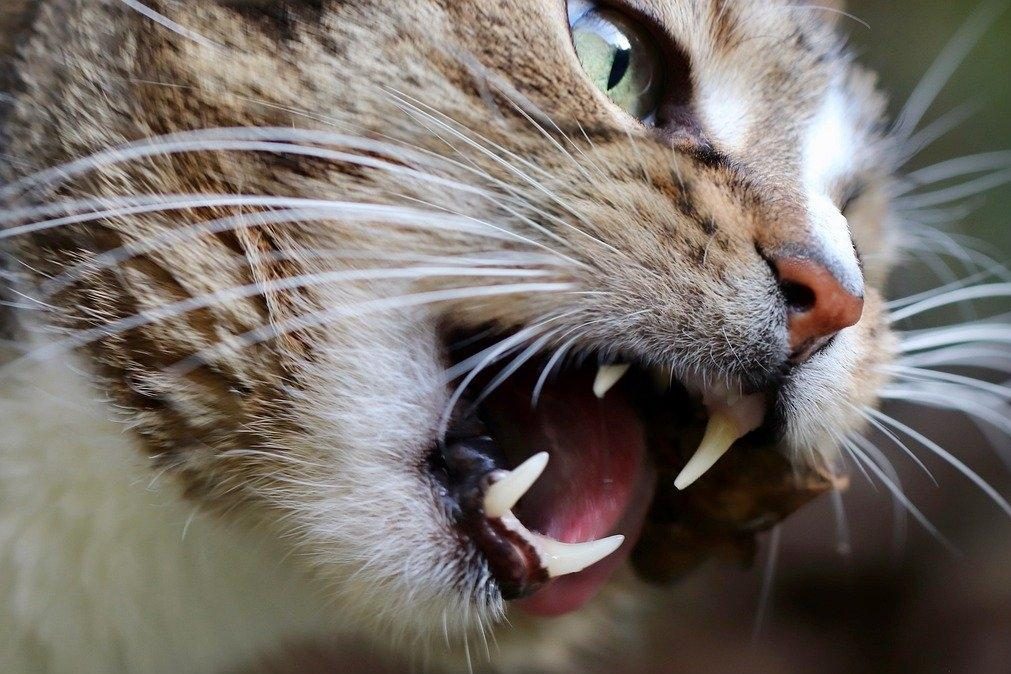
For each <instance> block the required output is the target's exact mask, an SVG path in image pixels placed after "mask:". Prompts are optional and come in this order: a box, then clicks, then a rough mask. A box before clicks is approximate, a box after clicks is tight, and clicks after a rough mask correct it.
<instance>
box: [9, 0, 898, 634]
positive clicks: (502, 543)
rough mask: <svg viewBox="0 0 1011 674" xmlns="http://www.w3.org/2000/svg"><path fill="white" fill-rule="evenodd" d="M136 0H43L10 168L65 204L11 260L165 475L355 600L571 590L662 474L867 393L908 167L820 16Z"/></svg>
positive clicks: (591, 572) (359, 609) (804, 430)
mask: <svg viewBox="0 0 1011 674" xmlns="http://www.w3.org/2000/svg"><path fill="white" fill-rule="evenodd" d="M149 5H150V9H152V10H153V11H155V12H157V14H151V13H150V12H149V13H148V14H147V15H144V14H140V13H137V12H135V11H133V9H131V8H130V7H126V6H124V5H123V4H121V3H116V2H110V3H98V4H96V3H85V2H76V1H75V0H65V1H61V2H54V3H52V4H50V5H47V6H45V7H43V8H42V9H41V16H40V18H39V23H38V29H37V33H36V36H35V37H34V38H33V40H32V41H31V42H30V44H29V45H28V46H27V47H26V50H25V52H24V55H23V63H22V65H21V66H20V68H21V73H22V79H23V82H24V85H23V91H22V93H21V94H20V96H19V100H18V101H17V103H16V107H15V111H14V114H13V117H12V120H11V121H10V123H9V129H8V131H9V133H10V137H11V148H12V154H15V155H17V156H24V157H31V158H32V159H33V161H34V162H36V163H37V164H38V167H39V168H40V169H41V168H43V167H45V166H52V165H58V164H61V163H65V162H71V163H70V164H65V165H64V166H63V167H62V168H61V169H60V170H59V171H56V172H45V171H43V172H42V173H40V174H36V175H33V176H31V177H30V178H23V177H21V176H23V175H24V172H23V171H22V172H21V175H20V176H15V178H16V180H15V182H13V183H12V184H11V185H10V186H8V187H7V188H5V192H4V194H5V197H6V200H7V201H8V202H9V203H11V204H15V205H16V206H15V207H17V208H23V207H27V208H30V207H32V205H33V204H37V203H41V204H44V206H43V208H45V207H46V206H45V204H49V205H52V204H62V205H61V206H57V207H56V208H57V210H55V211H51V212H50V211H47V212H46V213H48V214H46V213H43V214H42V215H43V217H36V225H37V223H38V222H39V221H43V220H46V219H47V218H49V219H50V220H52V219H55V218H57V217H61V218H62V217H64V216H66V218H65V219H63V220H60V221H59V222H58V225H55V224H52V223H50V225H47V226H43V227H38V226H36V227H35V228H34V230H33V231H32V234H31V235H30V236H24V237H17V238H16V239H14V240H16V242H17V245H18V249H17V255H18V256H19V257H20V258H22V259H23V260H25V262H26V264H29V265H30V266H31V267H32V268H33V269H36V270H38V271H39V277H38V278H37V282H38V286H39V292H41V293H43V294H44V295H45V296H46V298H47V301H48V302H52V303H54V304H55V305H56V306H57V307H58V308H59V309H58V315H59V317H60V320H61V321H62V322H63V324H65V325H68V326H70V327H72V328H73V330H74V331H73V332H71V333H70V336H69V337H67V338H66V339H65V340H64V341H63V342H62V344H64V345H65V346H68V347H75V348H76V347H87V353H88V354H89V356H90V358H91V359H92V361H93V363H94V366H95V369H96V371H97V372H98V373H99V374H100V375H101V376H102V377H103V381H104V382H107V384H108V386H109V388H110V390H111V391H112V392H113V394H114V396H115V399H116V402H117V403H118V405H119V406H120V407H121V409H122V410H123V416H124V419H125V421H126V422H127V423H129V425H130V426H131V428H132V429H133V431H134V432H135V433H136V435H137V437H138V438H139V439H140V440H141V444H142V446H143V447H144V448H145V450H146V451H147V452H148V454H149V455H150V461H151V464H152V469H153V470H155V471H160V472H161V471H164V473H165V474H167V475H171V476H173V478H174V479H175V480H176V481H177V482H178V484H179V485H180V486H181V488H182V491H183V493H184V495H185V497H186V498H189V499H193V500H194V501H196V502H198V503H201V504H202V505H204V506H206V507H207V508H208V509H211V510H214V511H216V512H220V513H221V516H222V517H225V518H233V519H242V518H244V517H248V518H254V519H255V520H256V521H257V522H258V523H261V524H266V525H267V526H270V527H273V528H275V529H276V531H277V532H278V535H279V536H280V537H282V538H283V540H286V541H290V544H291V545H292V546H293V548H295V549H296V550H297V551H298V552H299V554H297V555H294V556H292V557H291V558H290V563H306V564H308V565H309V566H310V567H311V569H312V570H313V572H314V573H315V574H317V576H318V577H319V578H320V579H321V586H320V587H321V590H320V591H321V592H323V591H325V592H331V593H333V594H334V595H335V597H336V598H337V599H338V600H339V602H340V605H341V607H342V611H343V612H344V616H345V617H346V618H347V620H348V621H349V622H350V623H352V624H356V625H359V626H362V627H365V626H368V627H373V626H375V625H377V624H378V625H381V626H382V627H384V628H388V629H389V628H392V629H393V630H394V631H399V632H402V633H409V634H420V635H429V634H436V633H442V632H443V630H446V631H451V632H459V631H468V630H473V629H477V628H478V627H479V626H483V625H485V624H490V623H493V622H496V621H498V620H500V619H501V618H502V617H503V615H505V614H509V615H510V617H511V618H513V619H514V620H516V618H515V616H517V615H518V614H520V613H522V612H524V611H525V612H526V613H527V614H534V615H545V614H552V615H557V614H562V613H569V612H573V611H578V610H579V609H580V607H581V606H582V605H583V604H584V603H585V602H586V601H588V600H589V599H590V598H591V597H592V596H593V595H595V594H596V593H597V592H598V591H599V590H600V589H601V587H602V586H603V585H604V584H605V583H606V582H607V578H608V576H610V575H611V574H612V572H614V571H615V569H616V567H618V566H619V565H621V564H622V563H623V562H624V561H625V560H627V559H628V557H629V555H630V554H631V551H632V549H633V548H634V547H635V543H636V541H637V539H638V537H639V535H640V532H641V531H642V530H643V528H644V526H647V525H648V523H649V522H650V521H652V520H653V519H654V518H655V517H656V516H657V515H656V513H657V511H658V510H659V511H662V512H661V515H662V516H670V517H675V516H676V515H677V513H671V512H667V511H666V510H665V509H664V508H659V507H658V506H657V503H658V502H659V501H658V500H657V499H656V498H655V495H660V494H663V495H666V496H667V497H669V498H668V501H670V500H671V499H674V497H675V496H677V494H679V493H680V491H679V490H681V489H684V490H685V491H684V493H685V494H690V493H691V491H692V489H695V488H699V487H700V486H702V485H704V484H706V481H707V480H710V481H711V480H713V479H714V478H713V477H712V474H706V470H705V469H706V467H707V466H708V464H711V463H712V462H713V461H715V460H716V457H717V455H719V454H720V453H721V452H722V451H724V450H727V449H728V448H729V451H730V455H731V456H733V455H735V453H737V454H742V455H748V454H747V453H748V452H758V451H759V448H762V449H771V450H773V451H774V452H775V454H776V455H777V456H781V457H785V458H787V459H788V461H789V465H791V466H793V467H795V468H797V469H798V470H799V471H804V470H807V469H810V468H817V469H819V470H827V469H828V468H829V467H831V466H832V465H833V463H834V459H835V457H836V455H837V451H838V448H839V445H840V442H841V438H843V437H844V436H845V435H847V434H849V433H851V432H853V431H855V430H857V429H858V428H859V427H860V425H861V423H862V416H861V414H860V410H861V409H863V408H864V407H866V406H872V405H874V404H875V401H876V400H877V393H878V390H879V387H880V386H881V385H882V384H883V382H884V376H883V374H882V369H881V368H882V366H883V365H884V364H887V363H888V362H889V360H890V359H891V358H892V353H893V350H894V345H893V338H892V336H891V333H890V331H889V327H888V321H887V318H886V314H885V310H884V307H883V303H882V300H881V287H882V284H883V282H884V280H885V278H886V275H887V272H888V267H889V264H890V260H891V257H892V236H893V227H892V223H891V220H892V214H891V208H890V199H891V197H890V194H891V189H892V180H893V179H892V174H893V172H894V170H895V165H894V164H895V161H894V155H895V152H894V148H893V145H892V143H891V141H890V139H889V138H888V135H887V133H886V131H885V126H884V124H883V121H882V115H883V112H884V102H883V99H882V97H881V96H880V95H879V93H878V92H877V91H876V89H875V81H874V77H873V76H872V75H871V74H869V73H868V72H866V71H865V70H863V69H861V68H860V67H859V66H857V65H855V64H854V62H853V59H852V57H851V55H850V53H849V52H848V51H847V49H846V46H845V43H844V41H843V40H842V39H841V38H840V37H839V36H838V35H837V34H836V32H835V26H834V17H835V16H836V14H835V13H833V12H832V11H831V10H830V9H828V8H825V7H819V6H815V5H808V4H806V3H796V2H786V1H785V0H784V1H775V2H769V1H768V0H761V1H759V0H753V1H747V0H735V1H729V0H728V1H717V0H683V1H682V0H678V1H674V0H651V1H638V0H627V1H626V0H614V1H608V2H600V3H596V2H586V1H583V0H570V1H569V2H563V1H562V0H558V1H557V2H554V1H553V2H544V1H543V0H496V1H494V2H492V1H487V0H406V1H405V0H396V1H393V0H363V1H362V2H354V3H348V2H338V1H329V0H317V1H314V2H308V1H306V2H287V3H282V2H277V3H274V2H230V3H216V2H180V3H168V2H165V3H149ZM71 10H73V11H74V12H75V16H77V17H78V19H76V20H75V21H74V22H70V23H68V22H66V21H65V20H64V19H63V17H64V16H66V13H67V12H69V11H71ZM152 17H154V19H156V20H152ZM39 110H42V111H44V113H42V114H39V113H38V112H37V111H39ZM109 148H114V149H111V150H110V149H109ZM79 157H86V158H85V159H77V158H79ZM75 159H77V161H72V160H75ZM57 211H58V212H57ZM64 211H67V212H68V213H69V214H68V213H64ZM704 437H705V439H703V438H704ZM700 443H701V444H702V446H703V447H704V448H705V451H704V452H702V455H700V456H697V457H695V458H692V456H693V454H694V453H695V451H694V450H695V448H696V447H698V446H699V444H700ZM731 443H734V444H733V446H731ZM542 451H545V452H547V453H548V456H549V459H548V464H547V468H546V469H545V467H544V458H543V457H542V456H541V455H540V454H539V453H540V452H542ZM728 458H729V457H728ZM689 459H691V461H689ZM686 464H688V470H687V472H683V469H684V468H685V466H686ZM720 465H723V464H720V463H717V469H714V470H718V469H719V466H720ZM519 466H523V468H522V469H521V470H516V471H512V469H514V468H517V467H519ZM510 471H511V472H510ZM541 471H544V474H543V476H541V475H540V472H541ZM538 478H539V479H538ZM698 478H701V482H699V483H698V485H692V482H693V481H694V480H695V479H698ZM675 481H676V486H675V485H674V482H675ZM531 485H532V486H531ZM520 496H523V498H522V499H521V500H520V501H519V503H518V504H517V503H516V500H517V499H518V498H519V497H520ZM674 500H675V502H676V499H674ZM666 502H667V501H664V503H666ZM651 505H652V506H653V514H648V513H649V511H650V509H651ZM670 508H675V509H676V506H670ZM668 510H669V509H668ZM750 526H754V527H755V528H756V529H757V528H761V526H763V525H762V524H760V523H759V524H754V523H753V524H752V525H750ZM614 536H624V540H622V539H620V538H616V537H614ZM598 539H601V540H599V542H598V543H596V544H591V545H589V546H575V547H566V546H565V545H559V544H558V542H559V541H560V542H561V543H567V544H575V543H583V542H586V541H593V540H598ZM615 548H617V551H615ZM601 559H603V561H599V560H601ZM594 562H596V563H594ZM586 566H589V568H586V569H585V570H579V569H582V568H583V567H586ZM509 600H516V601H515V602H510V601H509ZM532 629H533V630H534V631H535V632H536V629H537V628H536V627H535V628H532Z"/></svg>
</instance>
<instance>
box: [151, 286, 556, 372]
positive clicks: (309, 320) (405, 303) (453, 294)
mask: <svg viewBox="0 0 1011 674" xmlns="http://www.w3.org/2000/svg"><path fill="white" fill-rule="evenodd" d="M572 287H573V286H572V284H569V283H516V284H503V285H488V286H470V287H465V288H450V289H446V290H434V291H426V292H420V293H413V294H409V295H404V296H401V297H393V298H381V299H377V300H368V301H365V302H361V303H358V304H354V305H352V306H341V307H334V308H333V309H329V310H326V311H322V312H316V313H313V314H310V315H308V316H297V317H294V318H289V319H286V320H284V321H280V322H278V323H277V324H273V325H268V326H264V327H260V328H256V329H255V330H250V331H249V332H246V333H243V334H241V335H238V336H237V338H236V341H237V343H238V344H239V345H240V346H241V347H243V348H245V347H250V346H254V345H256V344H259V343H262V342H265V341H267V340H270V339H275V338H277V337H280V336H283V335H286V334H289V333H291V332H296V331H299V330H309V329H312V328H316V327H320V326H323V325H326V324H327V323H332V322H334V321H336V320H340V319H342V318H350V317H356V316H363V315H367V314H370V313H378V312H382V311H393V310H397V309H406V308H410V307H417V306H424V305H428V304H438V303H442V302H452V301H454V300H472V299H478V298H482V297H498V296H506V295H521V294H537V293H551V292H562V291H566V290H570V289H572ZM219 348H220V347H218V346H212V347H208V348H206V349H202V350H201V351H199V352H197V353H195V354H193V355H192V356H190V357H188V358H186V359H184V360H182V361H180V362H179V363H176V364H175V365H172V366H171V367H170V368H169V369H168V370H167V372H168V373H169V374H175V375H182V374H186V373H187V372H190V371H192V370H193V369H195V368H198V367H200V366H201V365H202V364H203V363H205V362H207V360H208V359H209V358H210V357H212V356H213V355H214V354H215V353H216V352H217V351H218V350H219Z"/></svg>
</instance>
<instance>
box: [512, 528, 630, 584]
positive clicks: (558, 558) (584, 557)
mask: <svg viewBox="0 0 1011 674" xmlns="http://www.w3.org/2000/svg"><path fill="white" fill-rule="evenodd" d="M530 536H531V537H532V538H533V539H534V541H535V542H536V543H537V549H538V551H539V552H540V554H541V563H542V564H544V568H545V569H547V571H548V575H549V576H550V577H552V578H556V577H557V576H564V575H566V574H569V573H576V572H577V571H582V570H583V569H585V568H586V567H588V566H591V565H593V564H596V563H597V562H599V561H600V560H602V559H604V558H605V557H607V556H608V555H610V554H611V553H612V552H614V551H615V550H617V549H618V548H620V547H621V544H622V543H624V542H625V537H624V536H622V535H621V534H618V535H615V536H608V537H607V538H601V539H600V540H598V541H587V542H586V543H562V542H561V541H556V540H555V539H553V538H548V537H547V536H542V535H541V534H535V533H531V534H530Z"/></svg>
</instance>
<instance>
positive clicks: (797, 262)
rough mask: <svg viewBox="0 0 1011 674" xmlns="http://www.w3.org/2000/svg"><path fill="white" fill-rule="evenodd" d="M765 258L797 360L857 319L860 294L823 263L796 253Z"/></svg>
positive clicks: (861, 300)
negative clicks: (780, 296) (784, 307)
mask: <svg viewBox="0 0 1011 674" xmlns="http://www.w3.org/2000/svg"><path fill="white" fill-rule="evenodd" d="M768 259H769V263H770V264H771V266H772V268H773V270H774V271H775V274H776V277H777V279H778V281H779V290H780V293H781V294H782V297H783V301H784V303H785V304H786V308H787V326H788V329H789V338H790V347H791V348H792V349H793V351H794V354H795V358H796V359H799V360H803V359H804V358H807V357H809V356H810V355H811V354H813V353H814V352H815V351H816V350H817V349H818V347H819V346H820V345H821V344H824V343H825V342H826V341H827V339H828V338H830V337H832V336H833V335H834V334H836V333H837V332H839V331H840V330H843V329H844V328H848V327H850V326H851V325H855V324H856V323H857V322H858V321H859V320H860V317H861V315H862V314H863V307H864V299H863V295H862V294H859V295H858V294H855V293H853V292H851V291H850V290H847V288H846V287H845V286H844V285H843V284H842V283H841V282H840V281H839V279H838V278H836V276H835V275H834V274H833V273H832V271H831V270H830V269H829V268H828V267H827V266H826V265H824V264H822V263H820V262H817V261H816V260H814V259H811V258H809V257H803V256H797V255H780V256H771V257H770V258H768Z"/></svg>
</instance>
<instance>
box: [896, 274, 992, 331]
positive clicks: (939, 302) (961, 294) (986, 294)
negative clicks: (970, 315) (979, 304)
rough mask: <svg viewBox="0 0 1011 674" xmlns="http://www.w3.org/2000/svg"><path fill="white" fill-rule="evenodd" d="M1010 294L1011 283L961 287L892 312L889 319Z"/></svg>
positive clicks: (897, 320) (907, 316) (898, 318)
mask: <svg viewBox="0 0 1011 674" xmlns="http://www.w3.org/2000/svg"><path fill="white" fill-rule="evenodd" d="M1009 296H1011V283H989V284H986V285H979V286H972V287H970V288H960V289H958V290H953V291H951V292H948V293H944V294H942V295H938V296H937V297H931V298H930V299H926V300H923V301H922V302H917V303H916V304H913V305H910V306H908V307H905V308H903V309H899V310H898V311H895V312H892V314H891V316H890V318H889V320H890V321H891V322H892V323H898V322H899V321H904V320H906V319H907V318H911V317H913V316H917V315H919V314H922V313H924V312H927V311H931V310H933V309H938V308H940V307H945V306H948V305H951V304H957V303H959V302H968V301H971V300H979V299H987V298H994V297H1009Z"/></svg>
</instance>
